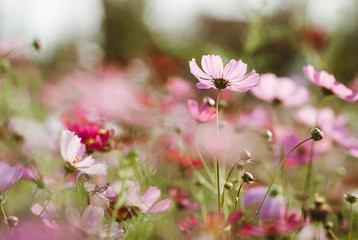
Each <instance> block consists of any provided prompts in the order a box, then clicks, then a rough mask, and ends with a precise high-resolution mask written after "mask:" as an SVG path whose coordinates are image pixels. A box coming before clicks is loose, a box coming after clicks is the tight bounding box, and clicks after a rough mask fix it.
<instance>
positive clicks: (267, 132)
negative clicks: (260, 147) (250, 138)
mask: <svg viewBox="0 0 358 240" xmlns="http://www.w3.org/2000/svg"><path fill="white" fill-rule="evenodd" d="M262 136H263V138H264V139H265V140H266V141H267V142H272V132H271V131H270V130H268V129H266V130H265V131H264V132H263V133H262Z"/></svg>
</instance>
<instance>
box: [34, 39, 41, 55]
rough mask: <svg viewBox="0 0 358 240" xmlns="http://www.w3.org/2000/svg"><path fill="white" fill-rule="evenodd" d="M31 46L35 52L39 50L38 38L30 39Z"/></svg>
mask: <svg viewBox="0 0 358 240" xmlns="http://www.w3.org/2000/svg"><path fill="white" fill-rule="evenodd" d="M32 47H33V48H34V49H35V50H36V52H40V50H41V43H40V41H39V40H38V39H35V40H34V41H32Z"/></svg>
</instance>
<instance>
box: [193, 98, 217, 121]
mask: <svg viewBox="0 0 358 240" xmlns="http://www.w3.org/2000/svg"><path fill="white" fill-rule="evenodd" d="M188 108H189V112H190V114H191V115H192V116H193V117H194V118H195V119H196V120H197V121H198V122H200V123H205V122H211V121H215V119H216V110H215V108H214V107H208V105H207V104H206V103H202V104H201V106H200V107H199V104H198V102H197V101H195V100H191V99H189V100H188Z"/></svg>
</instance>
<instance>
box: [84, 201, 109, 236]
mask: <svg viewBox="0 0 358 240" xmlns="http://www.w3.org/2000/svg"><path fill="white" fill-rule="evenodd" d="M103 215H104V211H103V209H102V208H100V207H97V206H93V205H89V206H88V207H87V208H86V210H85V211H84V213H83V215H82V226H83V229H84V230H85V231H86V232H87V233H90V234H92V235H94V234H96V233H97V232H98V226H99V224H100V223H101V221H102V219H103Z"/></svg>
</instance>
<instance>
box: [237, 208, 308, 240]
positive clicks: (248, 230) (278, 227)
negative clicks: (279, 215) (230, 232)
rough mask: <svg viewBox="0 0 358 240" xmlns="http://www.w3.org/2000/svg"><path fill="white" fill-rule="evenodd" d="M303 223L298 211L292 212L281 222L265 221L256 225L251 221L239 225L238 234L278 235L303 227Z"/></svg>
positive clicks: (256, 235)
mask: <svg viewBox="0 0 358 240" xmlns="http://www.w3.org/2000/svg"><path fill="white" fill-rule="evenodd" d="M302 225H303V223H302V222H301V221H300V217H299V215H298V213H297V212H292V213H289V214H288V215H287V218H286V217H285V218H284V219H283V220H282V221H280V222H271V221H270V222H264V223H263V224H262V225H261V226H256V225H254V224H251V223H245V224H243V225H242V226H240V227H239V229H238V230H237V234H238V235H239V236H243V235H244V236H255V237H262V236H270V235H277V234H280V233H281V234H282V233H286V232H289V231H292V230H294V229H298V228H301V227H302Z"/></svg>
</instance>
